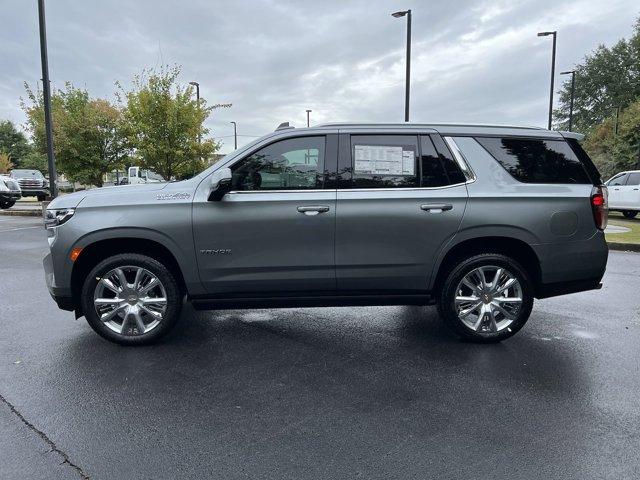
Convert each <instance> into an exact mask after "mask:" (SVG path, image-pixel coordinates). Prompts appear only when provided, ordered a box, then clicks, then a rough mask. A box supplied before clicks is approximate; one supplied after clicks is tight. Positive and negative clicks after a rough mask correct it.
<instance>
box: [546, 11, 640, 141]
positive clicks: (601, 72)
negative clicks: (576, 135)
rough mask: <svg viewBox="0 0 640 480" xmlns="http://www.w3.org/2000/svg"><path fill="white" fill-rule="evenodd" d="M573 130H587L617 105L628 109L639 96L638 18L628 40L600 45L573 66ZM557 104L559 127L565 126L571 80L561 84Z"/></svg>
mask: <svg viewBox="0 0 640 480" xmlns="http://www.w3.org/2000/svg"><path fill="white" fill-rule="evenodd" d="M574 70H575V71H576V77H575V100H574V115H573V125H574V126H573V130H574V131H578V132H583V133H588V132H590V131H591V130H592V129H593V128H595V127H596V126H597V125H599V124H601V123H602V122H604V121H605V120H606V119H607V118H610V117H611V116H613V115H614V114H615V109H616V107H618V106H620V107H621V108H627V107H628V106H629V105H630V104H631V103H633V102H634V101H636V100H637V99H638V98H640V18H639V19H638V20H637V21H636V23H635V25H634V30H633V33H632V36H631V38H630V39H629V40H626V39H622V40H620V41H618V42H617V43H616V44H615V45H614V46H613V47H611V48H609V47H606V46H604V45H600V46H599V47H598V48H596V50H595V51H593V52H592V53H590V54H588V55H586V56H585V58H584V61H583V62H582V63H580V64H578V65H576V66H575V68H574ZM559 93H560V106H559V108H558V109H557V110H555V111H554V118H555V123H556V125H557V126H558V127H561V128H567V123H568V121H569V106H570V99H571V81H570V80H567V81H565V82H564V83H563V84H562V88H561V90H560V92H559Z"/></svg>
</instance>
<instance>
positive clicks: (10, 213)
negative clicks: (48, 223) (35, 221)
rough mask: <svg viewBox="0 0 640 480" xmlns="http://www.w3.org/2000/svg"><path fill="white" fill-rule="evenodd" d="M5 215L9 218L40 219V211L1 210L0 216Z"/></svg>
mask: <svg viewBox="0 0 640 480" xmlns="http://www.w3.org/2000/svg"><path fill="white" fill-rule="evenodd" d="M2 215H6V216H9V217H12V216H13V217H42V212H41V211H40V210H1V211H0V216H2Z"/></svg>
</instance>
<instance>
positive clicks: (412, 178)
mask: <svg viewBox="0 0 640 480" xmlns="http://www.w3.org/2000/svg"><path fill="white" fill-rule="evenodd" d="M351 158H352V164H353V187H354V188H393V187H417V186H419V183H420V182H419V178H420V177H419V167H418V137H417V136H412V135H352V136H351Z"/></svg>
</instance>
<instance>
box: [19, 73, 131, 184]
mask: <svg viewBox="0 0 640 480" xmlns="http://www.w3.org/2000/svg"><path fill="white" fill-rule="evenodd" d="M26 88H27V95H28V98H29V100H30V104H29V105H26V104H25V103H24V102H23V108H24V110H25V113H26V114H27V119H28V122H27V124H28V126H29V128H30V130H31V133H32V136H33V140H34V143H35V145H36V147H37V151H38V152H39V153H41V154H42V153H44V152H45V151H46V143H45V129H44V110H43V99H42V94H41V92H35V93H34V92H33V91H32V90H31V89H29V87H28V86H26ZM51 105H52V123H53V139H54V150H55V156H56V166H57V167H58V168H59V170H60V171H61V172H64V173H65V175H66V176H67V177H68V178H69V179H70V180H72V181H76V182H80V183H84V184H89V185H96V186H99V187H100V186H102V179H103V175H104V174H105V173H107V172H110V171H112V170H114V169H115V168H119V167H121V166H122V165H123V164H124V163H126V161H127V159H128V157H129V154H130V151H131V149H130V148H129V143H128V139H127V136H126V135H125V133H124V122H123V115H122V110H121V109H120V108H118V107H116V106H114V105H112V104H111V103H110V102H109V101H107V100H103V99H91V98H90V96H89V93H88V92H87V91H86V90H83V89H79V88H76V87H74V86H73V85H71V84H70V83H67V84H66V85H65V88H64V89H62V90H56V91H55V92H53V94H52V97H51ZM41 158H42V157H35V156H34V157H32V158H31V159H30V160H32V161H34V162H39V161H40V159H41Z"/></svg>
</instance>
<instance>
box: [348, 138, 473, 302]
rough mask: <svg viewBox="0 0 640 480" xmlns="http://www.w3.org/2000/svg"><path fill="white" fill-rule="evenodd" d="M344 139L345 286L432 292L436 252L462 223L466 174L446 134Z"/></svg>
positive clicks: (354, 289)
mask: <svg viewBox="0 0 640 480" xmlns="http://www.w3.org/2000/svg"><path fill="white" fill-rule="evenodd" d="M340 141H341V146H340V166H339V170H340V172H341V173H342V178H341V180H340V183H339V189H338V197H337V198H338V202H337V209H338V214H337V218H336V278H337V286H338V291H339V293H341V294H349V293H353V294H356V293H375V292H380V293H391V294H419V293H424V292H425V291H426V289H427V285H428V284H429V283H428V281H429V278H430V275H431V271H432V268H433V262H434V260H435V257H436V254H437V253H438V251H439V250H440V248H441V247H442V245H443V244H444V243H445V242H446V241H447V240H449V239H450V238H452V236H453V235H454V234H455V233H456V232H457V231H458V228H459V226H460V222H461V219H462V215H463V213H464V209H465V205H466V202H467V189H466V184H465V182H466V177H465V176H464V173H463V172H462V170H461V169H460V168H459V166H458V164H457V163H456V162H455V160H454V158H453V157H452V156H451V153H450V152H449V151H448V149H447V147H446V146H445V144H444V142H443V140H442V138H441V137H440V136H438V135H433V136H430V135H423V136H419V135H351V136H350V138H349V136H348V135H341V138H340ZM346 142H348V143H349V146H348V148H344V146H343V145H344V143H346ZM436 146H438V150H436ZM345 157H346V158H345ZM345 172H347V174H346V175H345Z"/></svg>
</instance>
